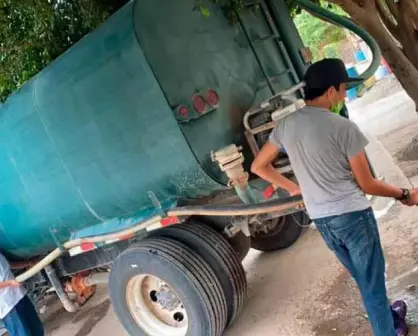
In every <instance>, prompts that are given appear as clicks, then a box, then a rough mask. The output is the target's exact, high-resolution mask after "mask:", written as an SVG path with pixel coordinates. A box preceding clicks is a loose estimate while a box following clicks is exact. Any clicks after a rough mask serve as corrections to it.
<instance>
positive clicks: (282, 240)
mask: <svg viewBox="0 0 418 336" xmlns="http://www.w3.org/2000/svg"><path fill="white" fill-rule="evenodd" d="M272 221H275V222H272V223H271V224H272V225H271V226H270V227H269V228H267V232H265V231H261V230H260V231H258V232H255V233H254V234H253V235H252V236H251V247H252V248H254V249H256V250H259V251H264V252H269V251H276V250H281V249H284V248H287V247H289V246H291V245H293V243H295V242H296V241H297V240H298V238H299V237H300V235H301V234H302V232H303V229H304V227H305V226H307V225H308V224H309V221H310V219H309V217H308V215H307V214H306V213H305V212H303V211H301V212H298V213H295V214H290V215H287V216H283V217H279V218H277V219H274V220H272Z"/></svg>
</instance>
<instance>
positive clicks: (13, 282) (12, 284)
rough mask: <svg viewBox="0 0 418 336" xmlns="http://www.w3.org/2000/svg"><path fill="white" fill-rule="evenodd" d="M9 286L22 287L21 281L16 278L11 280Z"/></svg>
mask: <svg viewBox="0 0 418 336" xmlns="http://www.w3.org/2000/svg"><path fill="white" fill-rule="evenodd" d="M8 283H9V287H20V282H17V281H16V280H9V281H8Z"/></svg>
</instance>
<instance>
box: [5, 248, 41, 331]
mask: <svg viewBox="0 0 418 336" xmlns="http://www.w3.org/2000/svg"><path fill="white" fill-rule="evenodd" d="M25 265H26V266H28V265H29V264H28V263H25ZM16 266H17V267H16V268H21V267H22V266H24V265H23V264H16ZM26 294H27V293H26V290H25V289H24V288H23V287H22V286H21V284H20V283H19V282H17V281H16V279H15V277H14V275H13V273H12V270H11V264H10V263H9V262H8V261H7V259H6V258H5V257H4V256H3V255H2V254H1V253H0V319H1V320H3V323H4V325H5V327H6V329H7V331H8V333H9V336H43V335H44V328H43V325H42V322H41V320H40V318H39V316H38V313H37V312H36V309H35V307H34V305H33V303H32V301H31V300H30V299H29V297H28V296H27V295H26Z"/></svg>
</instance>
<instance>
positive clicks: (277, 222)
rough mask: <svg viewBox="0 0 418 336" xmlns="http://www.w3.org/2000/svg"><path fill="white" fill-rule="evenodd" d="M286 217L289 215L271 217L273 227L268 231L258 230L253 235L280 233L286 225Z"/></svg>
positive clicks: (263, 235)
mask: <svg viewBox="0 0 418 336" xmlns="http://www.w3.org/2000/svg"><path fill="white" fill-rule="evenodd" d="M286 218H287V216H282V217H278V218H274V219H270V220H269V222H271V224H270V225H273V227H272V228H271V229H270V228H269V230H267V232H264V231H262V230H257V231H256V232H254V234H253V237H255V238H258V237H260V238H261V237H266V236H271V235H272V234H278V233H279V232H280V231H282V230H283V228H284V225H285V223H286Z"/></svg>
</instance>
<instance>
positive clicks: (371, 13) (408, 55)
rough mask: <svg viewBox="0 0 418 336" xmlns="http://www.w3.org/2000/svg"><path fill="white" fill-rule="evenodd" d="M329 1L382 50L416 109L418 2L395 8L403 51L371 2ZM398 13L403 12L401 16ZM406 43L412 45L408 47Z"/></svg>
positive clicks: (417, 102)
mask: <svg viewBox="0 0 418 336" xmlns="http://www.w3.org/2000/svg"><path fill="white" fill-rule="evenodd" d="M329 1H330V2H333V3H335V4H337V5H340V6H341V7H342V8H343V9H344V10H345V11H346V12H347V13H348V14H349V15H350V16H351V17H352V19H353V20H354V21H355V22H356V23H357V24H359V25H360V26H361V27H363V28H364V29H366V30H367V31H368V32H369V33H370V34H371V35H372V36H373V37H374V38H375V40H376V41H377V43H378V44H379V46H380V48H381V50H382V54H383V57H384V58H385V59H386V61H387V62H388V64H389V66H390V67H391V69H392V71H393V73H394V74H395V75H396V77H397V78H398V80H399V82H400V83H401V84H402V86H403V88H404V89H405V91H406V92H407V93H408V95H409V96H410V97H411V98H412V99H413V100H414V102H415V106H416V108H418V64H417V63H418V48H417V45H416V44H417V43H416V39H418V37H417V36H414V34H416V33H417V31H416V30H415V27H416V25H417V24H418V22H416V21H415V22H414V21H413V20H414V18H416V17H417V16H418V8H416V7H415V5H417V2H418V0H408V1H410V3H409V4H410V5H411V4H412V6H411V7H408V8H405V7H407V6H406V5H405V6H404V8H396V9H397V13H396V14H397V15H396V16H395V18H396V20H398V26H399V29H401V28H403V29H402V30H403V31H402V34H403V35H402V36H403V39H405V40H404V41H400V42H401V43H402V44H404V46H405V49H404V50H402V49H400V48H399V46H398V44H397V43H396V41H395V40H394V38H393V36H392V35H391V34H390V33H389V31H388V30H387V29H386V27H385V26H384V25H383V21H382V20H381V19H380V18H379V16H378V10H377V8H376V4H375V2H374V1H372V0H365V1H364V0H329ZM390 1H392V0H390ZM406 2H407V1H400V3H404V4H405V3H406ZM417 7H418V6H417ZM401 10H402V13H404V17H402V15H401ZM405 18H407V19H405ZM401 22H402V24H401ZM407 28H408V29H407ZM409 44H415V45H412V46H410V45H409ZM404 51H405V52H404ZM417 111H418V110H417Z"/></svg>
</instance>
